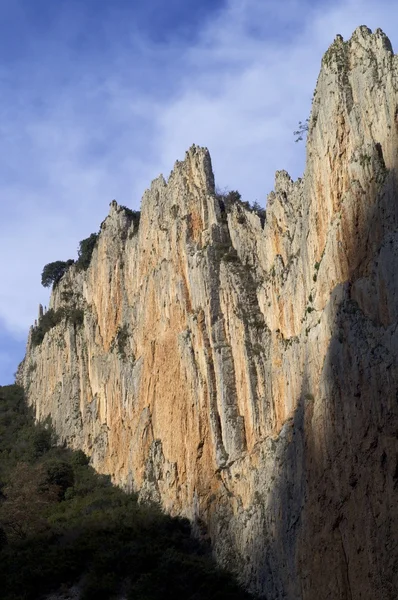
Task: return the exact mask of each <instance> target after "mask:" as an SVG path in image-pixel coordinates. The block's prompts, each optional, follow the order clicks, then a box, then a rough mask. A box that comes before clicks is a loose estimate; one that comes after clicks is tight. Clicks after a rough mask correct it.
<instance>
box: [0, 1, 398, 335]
mask: <svg viewBox="0 0 398 600" xmlns="http://www.w3.org/2000/svg"><path fill="white" fill-rule="evenodd" d="M397 17H398V7H397V8H396V6H395V4H394V3H393V2H389V1H381V2H379V3H377V4H374V3H373V2H371V1H370V0H369V1H368V0H362V1H361V0H351V1H348V2H347V1H346V2H344V3H343V2H341V3H340V4H333V5H326V4H325V5H323V6H322V7H321V6H319V5H318V8H317V7H316V6H314V5H313V4H312V5H311V4H310V3H309V4H305V3H303V2H298V1H297V2H295V1H291V2H284V3H283V4H281V3H279V2H277V1H276V0H275V1H269V2H264V0H246V1H245V2H243V1H240V0H230V2H229V3H227V5H226V7H225V9H224V10H223V11H221V12H220V13H219V14H218V15H217V17H216V18H214V19H213V21H212V22H207V23H206V25H204V27H203V30H202V31H201V33H200V35H199V37H198V38H197V40H196V42H195V43H193V44H192V45H191V46H190V47H186V46H185V47H182V46H181V45H180V42H176V44H175V46H172V45H169V46H168V47H167V48H166V47H164V46H162V47H161V48H158V47H157V46H156V44H154V42H149V41H148V40H145V39H143V38H139V37H138V36H137V34H136V32H135V33H134V40H132V41H131V47H130V46H129V47H128V48H123V47H122V46H120V44H119V45H118V46H116V45H115V48H116V50H115V52H114V54H115V55H116V56H114V57H113V58H112V59H111V58H110V59H109V61H108V62H104V63H102V64H100V65H95V66H94V67H93V65H92V64H91V63H90V62H88V63H87V64H84V62H83V63H82V64H81V65H68V64H66V66H65V69H66V70H67V75H68V76H67V77H65V80H66V83H62V78H60V77H58V76H57V84H56V85H54V86H53V87H51V85H50V84H51V78H50V79H49V77H50V74H51V73H52V72H53V71H52V70H51V68H50V67H51V64H53V63H51V61H50V63H49V64H47V63H46V64H44V65H42V66H41V67H40V66H38V65H40V61H38V62H37V61H36V62H35V63H34V65H35V66H34V68H37V69H39V70H40V69H42V71H40V72H38V73H36V74H35V73H33V74H30V75H29V76H27V78H26V80H24V78H23V77H22V75H21V81H22V83H21V81H19V87H18V90H19V95H18V101H15V98H14V96H13V95H12V94H11V93H10V95H9V97H8V100H7V101H4V100H3V101H1V100H0V118H1V121H0V129H1V140H0V178H1V181H3V185H0V205H1V213H2V219H1V222H0V254H1V256H2V261H1V265H0V278H1V282H2V287H1V290H0V320H3V321H4V323H5V326H6V327H7V328H8V329H9V330H10V331H12V332H14V334H15V335H20V334H21V332H22V331H26V330H27V328H28V326H29V325H30V324H31V323H32V321H33V319H34V318H35V316H36V312H37V304H38V303H39V301H41V302H46V301H47V292H46V291H43V289H42V288H41V286H40V281H39V280H40V273H41V269H42V267H43V265H44V264H45V263H46V262H49V261H52V260H57V259H66V258H68V257H70V256H75V255H76V247H77V243H78V241H79V240H80V239H82V238H83V237H86V236H87V235H89V234H90V233H91V232H92V231H94V230H96V228H98V226H99V223H100V222H101V221H102V219H103V218H104V217H105V215H106V213H107V210H108V203H109V202H110V200H111V199H112V198H114V197H116V198H117V199H118V201H119V202H121V203H123V204H127V205H130V206H134V207H137V206H138V204H139V199H140V197H141V195H142V192H143V191H144V189H145V187H148V186H149V184H150V180H151V179H152V178H153V177H156V176H157V175H158V174H159V173H160V172H163V173H164V174H165V175H166V176H167V175H168V173H169V171H170V169H171V168H172V166H173V164H174V161H175V160H176V159H181V158H182V157H183V156H184V152H185V150H186V149H187V148H188V147H189V146H190V145H191V144H192V143H198V144H201V145H206V146H207V147H208V148H209V149H210V152H211V154H212V158H213V166H214V168H215V174H216V181H217V182H218V183H219V185H220V186H221V187H224V186H229V187H231V188H236V189H239V190H240V191H241V192H242V193H243V195H244V197H245V198H247V199H249V200H255V199H257V200H259V201H260V202H262V203H264V202H265V196H266V193H267V192H269V191H270V189H271V188H272V184H273V177H274V171H275V170H276V169H282V168H285V169H287V170H288V171H290V172H291V174H292V175H293V176H294V177H297V176H300V175H301V172H302V169H303V166H304V156H303V155H304V148H303V145H300V144H295V143H294V138H293V135H292V132H293V130H294V129H295V128H296V126H297V123H298V121H299V120H303V119H305V118H306V117H307V116H308V113H309V110H310V103H311V98H312V92H313V89H314V86H315V83H316V78H317V74H318V70H319V65H320V61H321V57H322V54H323V52H324V51H326V49H327V47H328V45H329V44H330V43H331V42H332V41H333V39H334V37H335V34H336V33H342V34H343V35H344V36H345V37H348V36H349V35H350V34H351V33H352V31H353V29H354V28H355V27H357V26H358V25H360V24H364V23H365V24H367V25H368V26H370V27H371V28H376V27H379V26H381V27H382V28H383V29H384V30H385V31H386V33H387V34H389V35H390V36H394V35H395V32H396V31H397V20H398V18H397ZM110 38H111V36H110ZM392 42H393V43H394V38H393V37H392ZM51 44H52V45H54V44H56V40H52V41H51ZM45 49H46V48H45V46H43V52H44V51H45ZM49 60H50V59H49ZM54 66H55V68H57V65H56V64H54ZM63 66H64V65H63V63H61V64H60V66H59V69H60V70H61V71H62V69H63ZM74 70H75V71H76V72H74ZM1 76H2V79H4V78H5V80H7V77H10V78H11V80H12V77H13V74H10V73H7V72H5V70H4V67H3V69H2V73H1ZM42 84H43V85H46V86H47V87H46V90H45V93H44V92H43V93H42V94H41V93H40V89H39V87H40V86H41V85H42Z"/></svg>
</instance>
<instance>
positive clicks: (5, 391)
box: [0, 386, 250, 600]
mask: <svg viewBox="0 0 398 600" xmlns="http://www.w3.org/2000/svg"><path fill="white" fill-rule="evenodd" d="M54 439H55V438H54V435H53V433H52V430H51V427H50V426H49V424H46V425H40V424H38V425H37V424H36V425H35V424H34V420H33V416H32V414H31V411H30V410H29V409H28V408H27V407H26V406H25V403H24V400H23V390H22V389H21V388H18V387H17V386H8V387H3V388H1V387H0V468H1V470H0V590H1V591H0V596H1V598H2V600H37V599H38V598H40V597H43V596H45V595H46V594H49V593H51V592H54V591H57V590H60V589H61V588H63V589H67V588H68V587H70V586H71V585H73V584H76V583H78V582H81V583H80V585H81V588H82V589H81V592H82V596H81V597H82V599H83V600H100V599H103V600H110V599H111V598H113V597H115V596H116V595H117V594H120V595H121V592H123V596H125V597H127V598H128V600H133V599H134V600H150V599H152V600H158V599H159V600H160V599H162V600H168V599H170V600H171V599H173V600H179V599H181V600H205V599H206V600H227V599H228V600H248V599H249V598H250V596H249V595H248V594H246V593H245V592H243V591H242V590H241V589H240V588H239V587H238V586H237V585H236V583H235V582H234V581H233V580H232V579H231V577H230V576H229V575H227V574H226V573H225V572H223V571H220V570H219V569H217V568H216V567H215V565H214V563H213V562H212V560H211V558H210V555H209V552H208V548H207V547H204V546H202V545H201V544H200V543H199V542H198V541H196V540H195V539H193V538H192V536H191V531H190V524H189V522H188V521H187V520H186V519H172V518H171V517H168V516H165V515H164V514H162V512H161V511H160V509H159V508H158V507H156V506H150V505H141V504H138V503H137V499H136V497H135V496H134V495H132V494H126V493H124V492H122V491H121V490H120V489H118V488H115V487H113V486H112V485H111V483H110V480H109V477H105V476H100V475H97V474H96V473H95V472H94V470H93V469H92V468H91V467H90V466H88V464H87V462H88V459H87V457H86V456H85V455H84V453H83V452H81V451H79V452H71V451H69V450H67V449H65V448H60V447H56V446H54Z"/></svg>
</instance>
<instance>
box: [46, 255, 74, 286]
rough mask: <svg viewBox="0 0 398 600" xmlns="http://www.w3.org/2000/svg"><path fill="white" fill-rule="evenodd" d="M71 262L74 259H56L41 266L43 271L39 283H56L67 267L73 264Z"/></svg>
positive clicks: (47, 284) (48, 284)
mask: <svg viewBox="0 0 398 600" xmlns="http://www.w3.org/2000/svg"><path fill="white" fill-rule="evenodd" d="M73 263H74V261H73V260H72V259H70V260H67V261H63V260H56V261H55V262H52V263H48V264H47V265H45V266H44V268H43V272H42V274H41V284H42V285H43V286H44V287H50V285H56V284H57V283H58V282H59V281H60V279H62V277H63V276H64V274H65V273H66V271H67V270H68V269H69V267H70V266H71V265H73Z"/></svg>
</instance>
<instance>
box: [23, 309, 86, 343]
mask: <svg viewBox="0 0 398 600" xmlns="http://www.w3.org/2000/svg"><path fill="white" fill-rule="evenodd" d="M64 319H66V320H68V321H69V322H70V323H72V324H73V325H76V326H78V325H82V324H83V320H84V312H83V310H81V309H80V308H64V307H61V308H58V309H57V310H54V309H52V308H50V309H49V310H48V311H47V312H46V313H45V314H44V315H43V316H42V317H41V318H40V319H39V322H38V324H37V327H34V328H33V331H32V344H33V346H39V345H40V344H41V343H42V341H43V339H44V336H45V335H46V333H47V332H48V331H50V329H52V328H53V327H55V326H56V325H58V324H59V323H61V321H63V320H64Z"/></svg>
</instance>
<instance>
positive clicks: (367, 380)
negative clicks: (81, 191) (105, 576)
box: [19, 27, 398, 600]
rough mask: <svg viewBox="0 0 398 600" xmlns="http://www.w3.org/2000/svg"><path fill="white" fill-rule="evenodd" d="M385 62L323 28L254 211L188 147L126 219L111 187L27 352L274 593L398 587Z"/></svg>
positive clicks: (367, 42)
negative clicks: (222, 187)
mask: <svg viewBox="0 0 398 600" xmlns="http://www.w3.org/2000/svg"><path fill="white" fill-rule="evenodd" d="M397 60H398V59H397V58H396V57H395V56H394V55H393V52H392V49H391V45H390V43H389V41H388V39H387V38H386V36H385V35H384V34H383V33H382V32H381V31H380V30H377V31H376V32H375V33H373V34H372V33H371V31H370V30H369V29H367V28H366V27H360V28H359V29H357V30H356V31H355V32H354V34H353V36H352V38H351V39H350V40H349V41H348V42H344V41H343V39H342V38H341V37H340V36H338V37H337V38H336V40H335V42H334V43H333V45H332V46H331V47H330V48H329V50H328V51H327V53H326V54H325V56H324V58H323V61H322V68H321V72H320V76H319V79H318V83H317V87H316V90H315V93H314V99H313V106H312V112H311V118H310V121H309V130H308V140H307V165H306V170H305V174H304V177H303V179H300V180H298V181H296V182H293V181H292V180H291V178H290V177H289V175H288V174H287V173H286V172H284V171H281V172H278V173H277V174H276V181H275V191H274V192H272V193H271V194H270V196H269V198H268V204H267V212H266V220H265V223H264V224H262V222H261V220H260V218H259V217H258V216H257V215H256V214H255V213H254V212H251V211H249V210H246V209H245V208H244V206H242V205H240V204H239V203H236V204H235V205H233V206H232V208H231V209H229V210H225V206H224V204H223V202H222V201H220V198H219V197H218V196H217V195H216V193H215V188H214V178H213V173H212V168H211V161H210V156H209V153H208V151H207V150H206V149H203V148H198V147H196V146H193V147H192V148H191V149H190V150H189V151H188V152H187V154H186V157H185V160H184V161H183V162H177V163H176V165H175V167H174V170H173V172H172V173H171V175H170V177H169V179H168V181H167V182H166V181H165V180H164V179H163V177H159V178H158V179H156V180H155V181H154V182H153V183H152V185H151V188H150V190H148V191H147V192H146V193H145V195H144V197H143V200H142V210H141V216H140V222H139V224H138V223H137V221H136V220H135V219H132V218H131V215H130V214H129V212H128V211H126V210H125V209H124V208H123V207H120V206H118V205H117V203H116V202H112V204H111V207H110V213H109V216H108V217H107V218H106V219H105V221H104V222H103V223H102V225H101V231H100V235H99V238H98V242H97V246H96V248H95V250H94V253H93V256H92V260H91V264H90V267H89V268H88V270H87V271H79V270H78V268H77V267H76V266H72V267H71V268H70V269H69V270H68V271H67V273H66V274H65V275H64V277H63V278H62V280H61V281H60V283H59V284H58V285H57V286H56V287H55V289H54V291H53V294H52V297H51V308H53V309H54V310H57V309H59V308H60V307H65V308H66V310H65V313H64V315H65V316H64V318H63V320H62V321H61V322H60V323H59V324H57V325H56V326H54V327H53V328H52V329H51V330H50V331H48V332H47V333H46V335H45V337H44V340H43V341H42V343H41V344H39V345H36V346H34V345H33V343H32V340H31V338H30V341H29V343H28V349H27V354H26V358H25V360H24V363H23V365H22V366H21V368H20V370H19V380H20V382H23V384H24V386H25V389H26V391H27V395H28V399H29V402H30V403H31V404H32V405H33V406H34V407H35V411H36V416H37V418H38V419H44V418H46V417H47V416H48V415H51V418H52V421H53V423H54V425H55V427H56V430H57V432H58V434H59V436H60V439H61V440H62V441H65V442H66V443H67V444H69V445H70V446H72V447H74V448H82V449H83V450H84V451H85V452H87V453H88V454H89V455H90V456H91V459H92V463H93V465H94V466H95V467H96V468H97V469H98V470H99V471H101V472H106V473H111V475H112V477H113V480H114V481H115V482H116V483H118V484H119V485H123V486H126V487H128V488H134V489H136V490H139V492H140V495H141V498H142V499H147V498H151V499H154V500H157V501H159V502H161V503H162V505H163V506H164V508H165V510H167V511H168V512H170V513H172V514H183V515H186V516H188V517H189V518H190V519H192V521H193V522H194V523H195V524H196V528H197V531H198V533H200V534H202V535H209V536H210V538H211V541H212V543H213V547H214V552H215V554H216V556H217V557H218V560H219V561H220V562H221V563H223V564H226V565H228V566H229V567H230V568H234V569H236V570H237V571H238V573H239V575H240V576H241V578H242V580H243V581H245V582H246V583H247V584H248V585H250V587H251V589H253V590H255V591H257V592H260V593H261V594H263V595H264V597H266V598H268V599H269V600H277V599H278V600H279V599H281V598H288V599H289V600H293V599H294V600H296V599H298V598H300V599H302V600H315V599H319V598H322V599H323V600H336V599H339V600H359V599H362V600H364V599H371V598H372V599H373V598H378V599H380V600H387V599H393V598H396V597H397V584H398V581H397V578H398V575H397V574H398V542H397V536H396V531H397V530H398V509H397V505H398V504H397V500H398V333H397V325H398V319H397V312H398V277H397V273H398V202H397V198H398V181H397V176H398V170H397V167H398V165H397V159H398V93H397V86H398V62H397ZM68 308H69V309H72V308H74V309H76V308H77V309H79V310H80V311H84V319H83V323H80V321H78V320H76V319H72V318H71V317H70V316H68V315H70V311H69V312H68V310H67V309H68Z"/></svg>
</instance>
